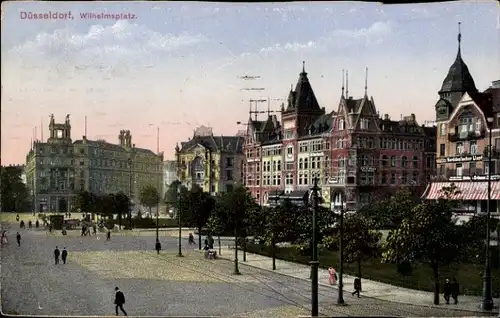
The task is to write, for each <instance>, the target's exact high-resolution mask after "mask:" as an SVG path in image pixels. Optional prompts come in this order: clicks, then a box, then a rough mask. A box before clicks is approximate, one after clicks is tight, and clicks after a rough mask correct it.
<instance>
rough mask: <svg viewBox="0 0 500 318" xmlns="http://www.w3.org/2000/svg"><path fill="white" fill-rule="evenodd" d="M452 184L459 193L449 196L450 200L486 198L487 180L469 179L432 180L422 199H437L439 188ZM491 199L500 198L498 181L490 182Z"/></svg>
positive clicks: (483, 199) (499, 183)
mask: <svg viewBox="0 0 500 318" xmlns="http://www.w3.org/2000/svg"><path fill="white" fill-rule="evenodd" d="M452 183H453V184H454V185H455V186H456V187H457V190H459V192H460V193H457V194H455V195H453V196H452V197H451V199H452V200H470V201H476V200H479V201H485V200H488V182H486V181H479V182H478V181H469V182H463V181H462V182H433V183H431V184H429V185H428V186H427V189H425V192H424V194H423V195H422V199H424V200H437V199H439V198H440V197H441V196H442V193H441V189H442V188H444V187H449V186H450V185H451V184H452ZM491 199H492V200H500V181H492V182H491Z"/></svg>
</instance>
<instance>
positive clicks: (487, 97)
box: [424, 34, 500, 212]
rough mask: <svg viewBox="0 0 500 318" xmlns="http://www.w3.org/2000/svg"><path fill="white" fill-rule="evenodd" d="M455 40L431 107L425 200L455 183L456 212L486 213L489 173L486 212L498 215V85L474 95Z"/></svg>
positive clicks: (471, 78) (499, 140)
mask: <svg viewBox="0 0 500 318" xmlns="http://www.w3.org/2000/svg"><path fill="white" fill-rule="evenodd" d="M460 40H461V35H460V34H459V36H458V53H457V56H456V58H455V61H454V62H453V64H452V65H451V67H450V69H449V72H448V74H447V76H446V78H445V79H444V81H443V85H442V87H441V89H440V90H439V97H440V98H439V100H438V102H437V103H436V106H435V107H436V122H437V125H438V132H437V138H436V151H437V158H436V163H437V167H438V169H437V171H436V174H435V175H434V176H433V178H432V182H431V183H430V184H429V186H428V188H427V189H426V192H425V194H424V198H427V199H436V198H438V197H439V196H440V195H441V193H440V190H441V189H442V188H443V187H445V186H449V185H450V184H451V183H454V184H455V186H456V187H457V188H458V190H459V194H457V195H455V196H454V197H453V199H457V200H460V201H461V202H462V206H461V208H460V209H461V210H463V211H468V212H484V211H486V210H487V199H488V191H487V178H488V172H489V171H488V170H489V169H491V175H492V177H491V179H492V180H493V182H492V183H491V190H492V191H491V198H492V200H493V201H492V205H491V210H492V211H497V210H498V208H499V207H498V205H497V201H498V200H500V173H499V172H500V152H499V150H500V81H496V82H493V85H492V86H491V87H490V88H488V89H487V90H485V91H484V92H479V91H478V89H477V88H476V85H475V83H474V79H473V77H472V75H471V73H470V72H469V69H468V67H467V65H466V64H465V62H464V61H463V59H462V54H461V47H460ZM490 134H491V139H492V150H493V151H492V156H491V157H492V158H491V159H492V164H491V167H488V160H489V158H488V148H489V137H490Z"/></svg>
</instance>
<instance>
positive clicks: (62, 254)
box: [61, 247, 68, 264]
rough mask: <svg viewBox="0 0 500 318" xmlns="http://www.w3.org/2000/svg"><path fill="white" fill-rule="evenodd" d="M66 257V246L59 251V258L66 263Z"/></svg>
mask: <svg viewBox="0 0 500 318" xmlns="http://www.w3.org/2000/svg"><path fill="white" fill-rule="evenodd" d="M67 258H68V251H67V250H66V247H65V248H63V251H62V253H61V259H62V261H63V264H66V259H67Z"/></svg>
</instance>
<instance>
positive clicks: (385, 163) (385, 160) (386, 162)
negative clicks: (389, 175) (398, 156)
mask: <svg viewBox="0 0 500 318" xmlns="http://www.w3.org/2000/svg"><path fill="white" fill-rule="evenodd" d="M387 159H388V158H387V156H386V155H383V156H382V167H387V164H388V160H387Z"/></svg>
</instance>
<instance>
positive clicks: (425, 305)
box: [220, 249, 499, 316]
mask: <svg viewBox="0 0 500 318" xmlns="http://www.w3.org/2000/svg"><path fill="white" fill-rule="evenodd" d="M233 250H234V249H233ZM247 253H248V252H247ZM248 254H254V253H248ZM256 255H259V254H256ZM261 256H263V255H261ZM264 257H265V256H264ZM220 258H221V259H225V260H228V261H233V260H234V259H232V258H227V257H222V256H221V257H220ZM282 261H283V260H282ZM285 262H286V261H285ZM238 263H239V264H242V265H246V266H249V267H253V268H258V269H260V270H264V271H267V272H271V273H274V274H278V275H281V276H286V277H291V278H294V279H299V280H302V281H307V282H310V280H309V279H307V278H302V277H296V276H292V275H290V274H284V273H280V272H276V271H273V270H272V269H267V268H262V267H258V266H255V265H251V264H248V263H243V261H242V262H240V261H239V258H238ZM289 263H293V262H289ZM301 265H302V264H301ZM318 285H321V286H324V287H329V288H332V289H335V290H338V289H339V288H338V285H330V284H325V283H320V282H318ZM361 298H369V299H376V300H380V301H385V302H388V303H399V304H406V305H414V306H421V307H426V308H439V309H443V308H444V309H448V310H454V311H467V312H471V313H477V314H489V315H490V316H497V314H499V310H498V308H496V309H493V310H492V311H482V310H473V309H463V308H449V307H443V306H442V305H427V304H423V305H420V304H418V305H416V304H415V303H410V302H405V301H391V300H387V299H380V298H378V297H376V296H365V295H362V296H361Z"/></svg>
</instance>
